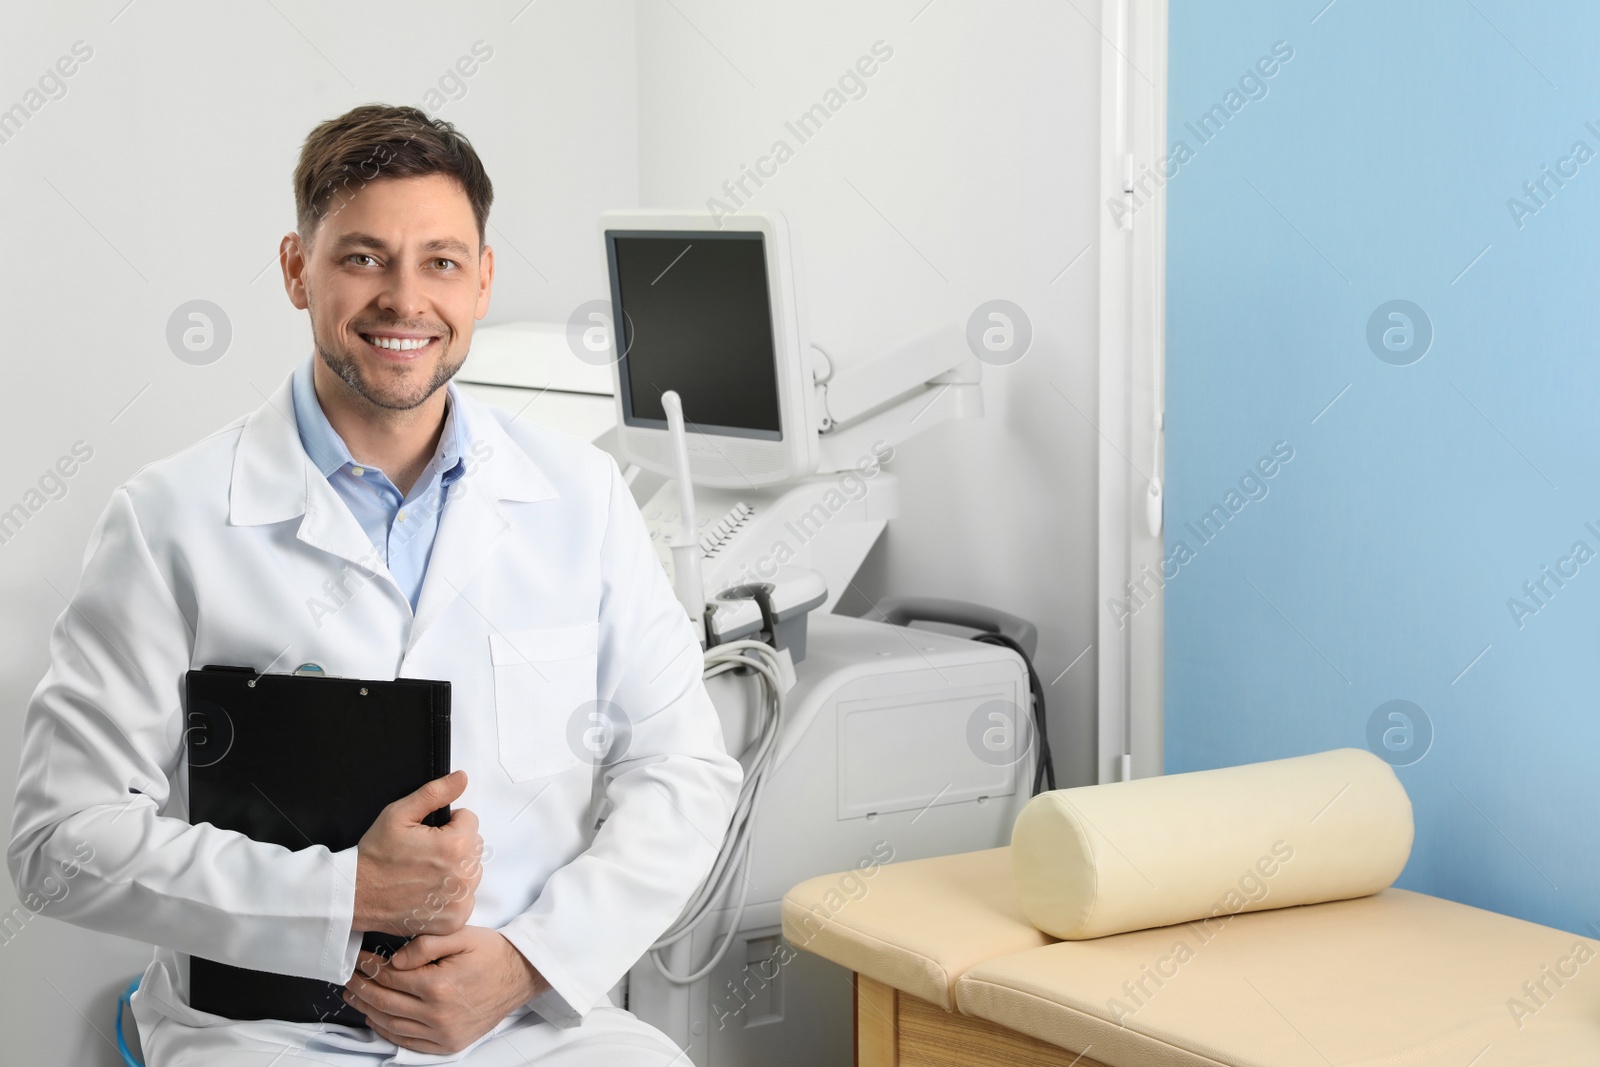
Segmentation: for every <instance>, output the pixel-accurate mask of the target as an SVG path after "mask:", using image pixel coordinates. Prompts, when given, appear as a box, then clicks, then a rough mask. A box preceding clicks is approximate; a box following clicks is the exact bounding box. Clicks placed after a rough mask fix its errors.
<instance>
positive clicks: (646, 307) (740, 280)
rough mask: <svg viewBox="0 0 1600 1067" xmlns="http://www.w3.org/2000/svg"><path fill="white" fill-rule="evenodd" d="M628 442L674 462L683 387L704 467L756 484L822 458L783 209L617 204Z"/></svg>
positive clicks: (641, 454) (614, 293)
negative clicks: (672, 397)
mask: <svg viewBox="0 0 1600 1067" xmlns="http://www.w3.org/2000/svg"><path fill="white" fill-rule="evenodd" d="M602 230H603V233H604V239H605V250H606V264H607V268H608V270H609V273H610V280H611V303H612V323H613V338H614V341H613V343H614V344H615V346H616V352H617V353H618V355H617V359H616V363H615V368H616V369H615V372H614V376H615V380H616V403H617V409H618V418H617V421H618V426H619V435H620V438H621V446H622V451H623V453H624V454H625V455H626V456H627V458H628V459H629V460H630V461H632V462H634V463H637V464H638V465H639V466H640V467H643V468H645V469H648V470H654V471H657V472H659V473H663V474H672V473H673V467H672V449H671V446H670V442H669V441H668V437H667V421H666V413H665V411H664V410H663V408H662V405H661V394H662V393H664V392H666V391H667V390H669V389H670V390H674V391H676V392H677V393H678V395H679V397H681V398H682V402H683V413H684V422H685V425H686V428H687V430H688V437H689V464H690V469H691V472H692V474H693V480H694V481H695V482H696V483H698V484H701V485H709V486H730V487H738V486H744V485H748V486H751V487H755V486H760V485H767V484H772V483H774V482H781V481H787V480H789V479H792V478H795V477H799V476H803V475H806V474H810V473H813V472H814V471H815V470H816V467H817V454H818V445H817V428H816V424H815V419H814V417H813V415H812V412H813V410H814V403H813V400H812V384H811V371H810V361H809V353H808V346H807V344H806V341H805V339H804V337H803V333H802V328H801V323H800V321H799V310H798V300H797V298H796V295H795V291H794V290H795V279H794V267H793V262H792V258H791V253H790V248H789V239H788V233H787V228H786V227H785V225H784V223H783V221H782V218H781V216H777V215H772V214H762V215H736V216H721V217H719V218H716V219H713V218H712V217H711V216H709V215H706V216H700V215H696V214H692V213H682V212H656V213H638V212H629V213H610V214H607V215H606V216H604V217H603V218H602Z"/></svg>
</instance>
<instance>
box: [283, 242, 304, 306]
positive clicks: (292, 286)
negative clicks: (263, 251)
mask: <svg viewBox="0 0 1600 1067" xmlns="http://www.w3.org/2000/svg"><path fill="white" fill-rule="evenodd" d="M310 251H311V250H310V249H309V248H306V247H305V245H304V244H303V243H302V241H301V240H300V235H299V234H298V233H296V232H295V231H293V230H290V231H289V232H288V233H286V234H284V235H283V240H282V241H280V242H279V243H278V265H279V266H280V267H282V268H283V291H284V292H286V293H288V294H289V303H291V304H293V305H294V306H295V307H297V308H299V309H300V310H301V311H304V310H306V309H307V308H309V307H310V306H311V301H310V298H309V295H308V293H307V290H306V263H307V261H308V260H309V259H310Z"/></svg>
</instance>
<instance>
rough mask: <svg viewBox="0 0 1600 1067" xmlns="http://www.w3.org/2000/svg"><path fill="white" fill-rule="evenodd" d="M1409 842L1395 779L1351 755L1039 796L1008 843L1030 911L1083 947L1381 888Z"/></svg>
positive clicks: (1407, 808) (1407, 812) (1407, 807)
mask: <svg viewBox="0 0 1600 1067" xmlns="http://www.w3.org/2000/svg"><path fill="white" fill-rule="evenodd" d="M1411 838H1412V823H1411V801H1410V800H1409V799H1408V798H1407V797H1406V791H1405V788H1404V787H1403V786H1401V784H1400V781H1399V779H1397V778H1396V777H1395V774H1394V770H1393V769H1392V768H1391V767H1390V766H1389V765H1388V764H1387V763H1385V762H1383V761H1382V760H1380V759H1379V758H1378V757H1376V756H1374V755H1373V754H1372V753H1370V752H1367V751H1365V750H1363V749H1353V748H1346V749H1338V750H1335V751H1332V752H1322V753H1318V754H1317V755H1313V756H1299V757H1296V758H1294V759H1284V760H1274V761H1272V762H1269V763H1251V764H1246V765H1245V766H1242V767H1226V768H1223V769H1221V770H1215V771H1195V772H1193V773H1190V774H1172V775H1166V776H1164V777H1159V778H1141V779H1138V780H1136V781H1131V782H1116V783H1112V784H1109V785H1093V786H1085V787H1083V788H1079V789H1060V790H1055V791H1053V792H1050V793H1042V794H1040V795H1039V796H1037V797H1034V798H1033V799H1032V800H1031V801H1029V802H1028V805H1027V806H1026V807H1025V808H1023V809H1022V813H1021V814H1020V815H1019V816H1018V817H1017V822H1016V826H1015V828H1014V829H1013V830H1012V835H1011V846H1012V859H1013V862H1014V863H1015V876H1016V886H1017V896H1018V900H1019V901H1020V903H1021V905H1022V910H1023V912H1024V914H1026V915H1027V916H1028V918H1029V919H1030V920H1032V921H1033V923H1034V925H1036V926H1038V927H1039V928H1040V929H1041V930H1044V931H1045V932H1047V933H1050V934H1052V935H1054V936H1055V937H1058V938H1064V939H1078V938H1090V937H1104V936H1106V935H1108V934H1119V933H1124V932H1126V931H1129V930H1144V929H1149V928H1151V927H1157V926H1170V925H1171V924H1173V923H1179V922H1185V921H1187V920H1190V919H1199V918H1204V917H1206V916H1215V915H1232V914H1237V913H1239V912H1247V911H1261V910H1264V909H1268V908H1283V907H1289V906H1292V905H1296V904H1314V903H1318V902H1320V901H1325V900H1342V899H1346V898H1350V897H1359V896H1365V895H1367V894H1369V893H1376V892H1377V891H1378V890H1380V889H1383V888H1384V887H1386V886H1388V885H1390V884H1392V883H1393V882H1394V880H1395V878H1396V877H1398V876H1399V874H1400V871H1401V870H1402V869H1403V868H1404V867H1405V865H1406V859H1407V858H1408V857H1409V856H1410V854H1411Z"/></svg>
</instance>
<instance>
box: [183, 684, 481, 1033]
mask: <svg viewBox="0 0 1600 1067" xmlns="http://www.w3.org/2000/svg"><path fill="white" fill-rule="evenodd" d="M184 689H185V708H184V749H185V754H186V757H187V762H188V771H189V822H190V823H191V824H196V823H202V822H208V823H210V824H211V825H213V826H216V827H218V828H219V829H223V830H237V831H239V832H240V833H242V834H245V835H246V836H248V837H250V838H252V839H254V840H256V841H266V842H269V843H271V844H276V845H282V846H283V847H285V848H288V849H290V850H292V851H298V850H300V849H303V848H307V847H310V846H313V845H325V846H326V847H327V848H328V849H329V850H330V851H332V852H339V851H342V850H344V849H347V848H350V847H352V846H354V845H355V844H356V843H357V842H358V841H360V840H361V836H362V835H363V834H364V833H366V832H367V829H368V828H369V827H371V825H372V823H373V820H375V819H376V818H377V817H378V814H379V812H381V811H382V810H383V808H384V807H385V806H386V805H388V804H389V803H391V802H393V801H396V800H399V799H400V798H401V797H403V796H405V795H407V794H408V793H412V792H415V791H416V790H417V789H418V788H420V787H421V786H423V785H424V784H425V783H427V782H430V781H432V780H433V779H435V778H439V777H442V776H444V775H446V774H449V773H450V683H449V682H447V681H433V680H427V679H419V678H396V679H393V680H391V681H369V680H363V679H357V678H335V677H330V676H327V675H322V674H311V673H307V674H260V673H257V672H256V671H255V670H253V669H251V668H249V667H227V666H213V665H207V666H205V667H204V668H202V669H200V670H197V671H195V670H192V671H189V672H188V673H187V675H186V676H185V679H184ZM423 821H424V822H425V823H427V824H428V825H429V826H443V825H444V824H445V823H447V822H449V821H450V809H449V807H448V806H446V807H443V808H440V809H438V810H437V811H434V812H431V813H429V815H428V817H427V818H426V819H424V820H423ZM408 940H410V938H407V937H403V936H399V935H394V934H382V933H367V934H365V935H363V938H362V944H363V947H365V948H367V949H369V950H371V951H374V952H378V953H380V954H382V955H384V956H389V955H391V954H392V953H393V952H394V950H395V949H398V948H399V947H400V946H401V945H403V944H405V943H406V942H407V941H408ZM343 989H344V986H342V985H338V984H335V983H332V982H324V981H319V980H317V979H314V978H302V977H298V976H294V975H282V974H271V973H268V972H265V971H253V970H249V969H246V968H243V967H233V966H230V965H228V964H224V963H218V962H217V961H215V960H209V959H205V958H204V957H201V956H194V955H191V956H190V957H189V1006H190V1007H192V1008H194V1009H196V1010H197V1011H205V1012H210V1013H212V1014H215V1015H222V1016H225V1017H227V1018H231V1019H283V1020H287V1021H289V1022H309V1023H316V1022H330V1023H339V1024H342V1025H345V1026H359V1027H365V1026H366V1025H367V1023H366V1018H365V1016H363V1015H362V1014H361V1013H360V1012H358V1011H356V1010H355V1009H354V1008H352V1007H350V1005H348V1004H346V1003H345V1002H344V1000H343V999H342V998H341V997H340V993H341V991H342V990H343Z"/></svg>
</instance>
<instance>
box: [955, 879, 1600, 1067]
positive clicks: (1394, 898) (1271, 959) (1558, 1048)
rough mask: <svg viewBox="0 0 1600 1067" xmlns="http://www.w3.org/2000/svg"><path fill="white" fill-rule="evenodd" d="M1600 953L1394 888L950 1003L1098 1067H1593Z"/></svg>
mask: <svg viewBox="0 0 1600 1067" xmlns="http://www.w3.org/2000/svg"><path fill="white" fill-rule="evenodd" d="M1179 945H1184V946H1187V950H1188V951H1187V954H1186V955H1185V954H1184V953H1180V952H1178V951H1177V946H1179ZM1595 952H1596V946H1595V945H1594V943H1593V942H1591V941H1588V940H1586V939H1584V938H1581V937H1578V936H1577V935H1574V934H1569V933H1565V932H1563V931H1560V930H1555V929H1551V928H1550V927H1547V926H1539V925H1536V924H1534V923H1529V922H1524V921H1523V920H1521V919H1513V918H1510V917H1509V916H1505V915H1498V914H1495V913H1494V912H1488V911H1481V910H1479V909H1477V908H1471V907H1467V906H1466V905H1464V904H1456V903H1453V902H1451V901H1447V900H1441V899H1439V898H1437V897H1429V896H1423V895H1421V894H1418V893H1410V892H1406V891H1405V890H1400V889H1388V890H1385V891H1383V892H1381V893H1379V894H1377V895H1376V896H1370V897H1365V898H1362V899H1359V900H1345V901H1339V902H1336V903H1330V904H1319V905H1316V906H1314V907H1305V908H1289V909H1285V910H1281V911H1265V912H1260V913H1257V914H1253V915H1240V916H1237V917H1235V918H1231V919H1228V920H1225V921H1214V922H1213V924H1212V927H1211V929H1209V930H1206V929H1202V928H1201V927H1200V925H1199V924H1198V923H1190V924H1186V925H1182V926H1174V927H1170V928H1167V929H1160V930H1143V931H1139V932H1137V933H1129V934H1122V935H1120V936H1117V937H1108V938H1102V939H1099V940H1094V941H1064V942H1058V943H1056V944H1053V945H1050V946H1048V947H1045V948H1039V949H1035V950H1033V951H1031V952H1024V953H1020V954H1018V955H1013V956H1007V957H1005V958H1003V959H995V960H991V961H990V962H988V963H984V964H980V965H978V966H976V967H974V968H972V969H971V970H969V971H968V972H967V974H966V975H965V976H964V977H963V978H962V979H961V981H960V982H959V983H958V985H957V987H956V988H957V1006H958V1007H959V1008H960V1010H961V1011H963V1012H965V1013H967V1014H970V1015H976V1016H978V1017H980V1018H984V1019H988V1020H990V1021H991V1022H995V1023H999V1024H1000V1025H1002V1026H1006V1027H1009V1028H1011V1029H1013V1030H1018V1031H1021V1032H1022V1033H1026V1034H1030V1035H1032V1036H1034V1037H1037V1038H1039V1039H1041V1040H1044V1041H1048V1042H1050V1043H1052V1044H1056V1045H1059V1046H1061V1047H1063V1048H1068V1049H1071V1050H1073V1051H1074V1052H1078V1051H1083V1050H1087V1055H1088V1056H1089V1057H1090V1058H1092V1059H1095V1060H1099V1061H1100V1062H1102V1063H1105V1064H1107V1065H1108V1067H1213V1065H1216V1064H1228V1065H1230V1067H1328V1065H1329V1064H1338V1065H1340V1067H1424V1065H1428V1067H1431V1065H1438V1067H1469V1065H1470V1067H1566V1065H1576V1064H1593V1063H1600V960H1597V959H1596V957H1595ZM1180 956H1184V958H1183V959H1182V960H1181V961H1180V959H1179V957H1180ZM1563 974H1564V975H1565V977H1563ZM1124 983H1128V985H1125V984H1124ZM1525 983H1531V985H1525ZM1541 983H1542V985H1543V990H1542V991H1541V990H1540V988H1539V986H1540V984H1541ZM1141 985H1142V987H1143V988H1142V989H1141V988H1140V986H1141ZM1130 988H1131V989H1132V992H1131V993H1130ZM1530 988H1531V989H1532V996H1530V993H1529V990H1530ZM1535 998H1536V999H1535ZM1119 1005H1120V1007H1119ZM1513 1005H1520V1008H1514V1007H1513ZM1479 1057H1481V1058H1479Z"/></svg>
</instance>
